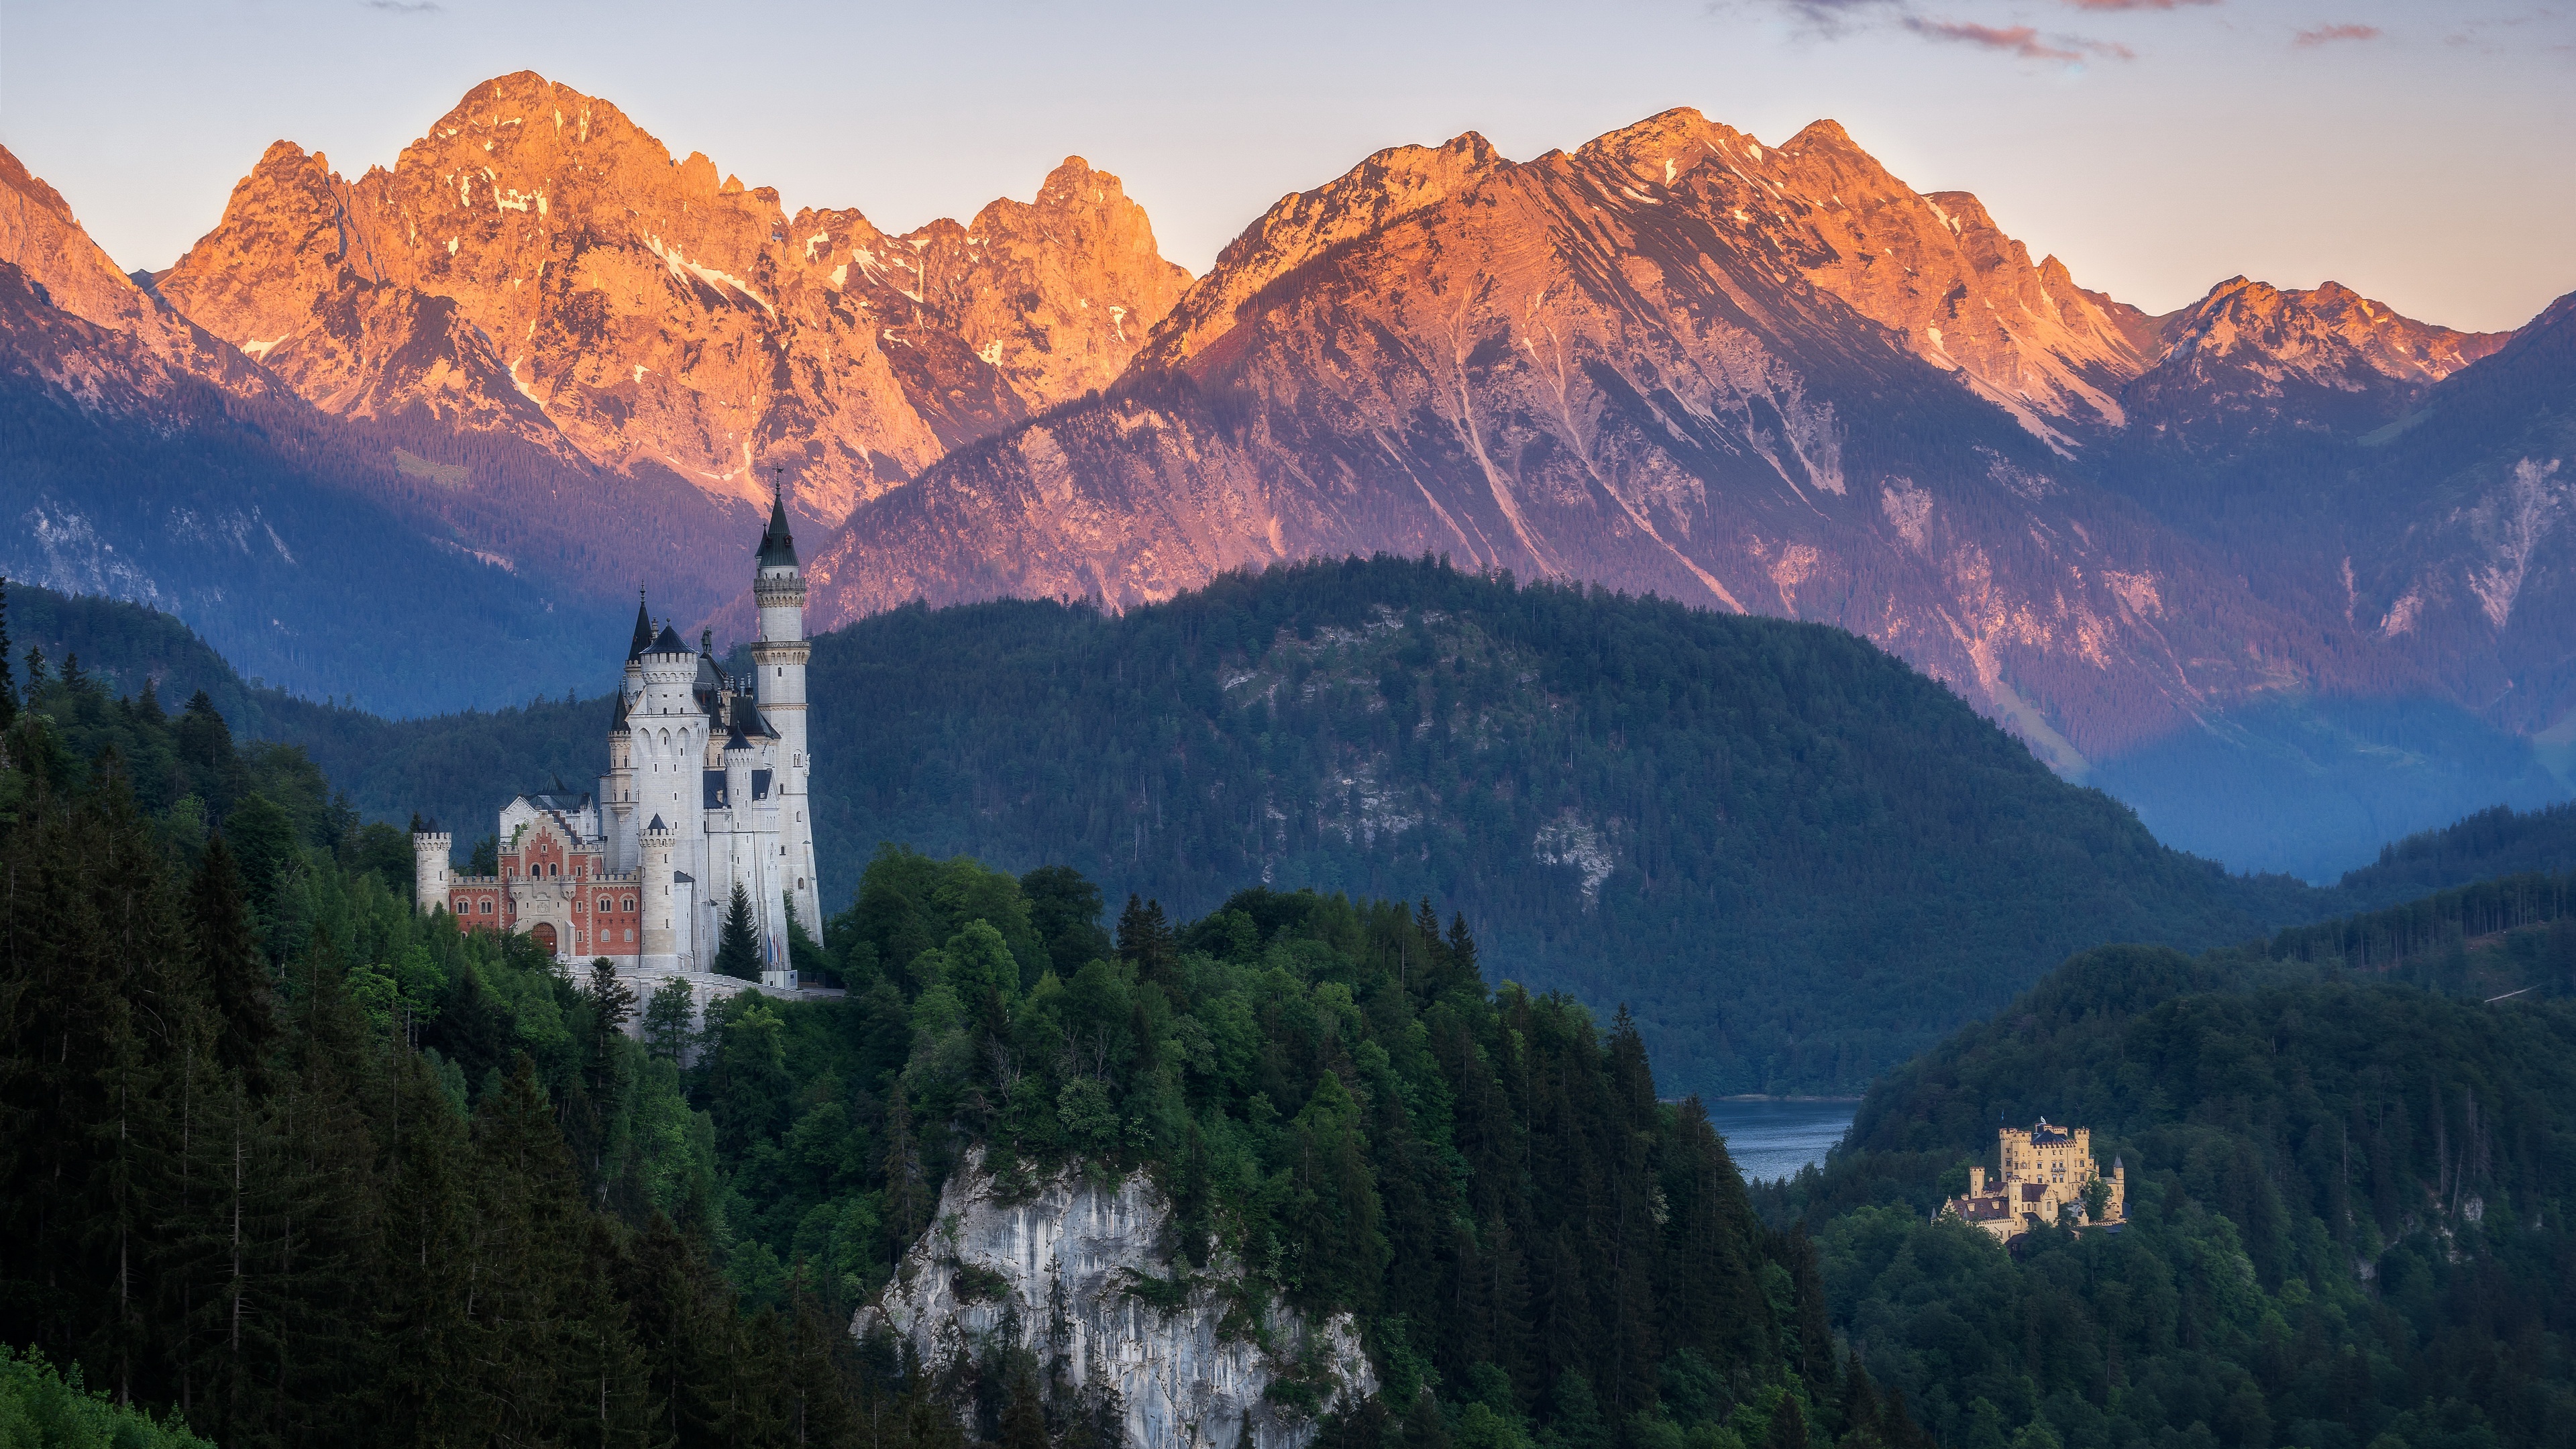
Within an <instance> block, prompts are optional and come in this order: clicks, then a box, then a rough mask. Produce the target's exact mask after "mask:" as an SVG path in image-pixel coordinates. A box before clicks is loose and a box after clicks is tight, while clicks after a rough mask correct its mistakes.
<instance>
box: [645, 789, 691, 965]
mask: <svg viewBox="0 0 2576 1449" xmlns="http://www.w3.org/2000/svg"><path fill="white" fill-rule="evenodd" d="M636 844H637V847H638V850H639V852H640V854H641V855H642V857H643V859H642V863H641V864H640V865H639V866H638V868H637V869H638V874H639V875H640V877H641V878H640V879H639V880H638V881H637V884H638V885H639V886H640V887H642V891H643V896H644V898H643V900H642V901H640V902H638V904H639V905H640V906H641V907H642V908H643V919H644V931H643V936H644V940H643V943H642V944H643V947H644V950H643V954H642V956H641V957H640V959H639V960H638V961H637V962H636V965H637V967H638V968H639V969H641V970H643V971H646V972H665V971H672V970H677V969H679V967H680V965H681V962H680V959H679V942H680V939H681V935H680V932H681V928H684V927H686V926H687V925H688V909H689V901H688V898H687V897H685V896H683V895H681V894H679V893H678V892H677V890H676V889H675V888H674V881H675V878H676V876H677V874H678V872H677V870H676V869H675V867H674V866H673V865H672V861H671V857H672V854H673V851H674V849H675V847H677V845H678V844H679V832H677V831H675V830H673V829H672V828H671V827H670V826H668V825H665V824H663V823H662V817H661V816H659V815H656V816H654V817H653V819H652V821H651V822H650V823H649V824H647V825H646V826H645V827H644V829H643V832H642V834H641V836H640V837H639V838H638V840H637V842H636Z"/></svg>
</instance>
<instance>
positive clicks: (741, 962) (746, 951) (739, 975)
mask: <svg viewBox="0 0 2576 1449" xmlns="http://www.w3.org/2000/svg"><path fill="white" fill-rule="evenodd" d="M714 971H715V974H717V975H718V976H731V977H734V978H736V979H737V980H742V981H758V980H759V979H760V933H759V927H758V926H757V925H755V924H754V923H753V921H752V918H751V892H749V891H747V890H745V889H744V888H743V885H742V882H740V881H735V882H734V885H733V898H732V899H731V900H729V901H727V902H726V903H725V916H724V926H723V928H722V930H721V931H720V932H719V933H718V935H717V939H716V959H715V963H714Z"/></svg>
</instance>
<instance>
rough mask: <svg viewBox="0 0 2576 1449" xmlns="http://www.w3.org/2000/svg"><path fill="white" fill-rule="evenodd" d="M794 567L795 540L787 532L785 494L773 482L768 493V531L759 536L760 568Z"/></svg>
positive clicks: (783, 488)
mask: <svg viewBox="0 0 2576 1449" xmlns="http://www.w3.org/2000/svg"><path fill="white" fill-rule="evenodd" d="M781 566H784V567H787V568H791V569H792V568H794V567H796V538H795V535H793V534H791V533H789V532H788V531H787V492H786V484H785V483H784V482H783V481H776V480H773V481H772V483H771V486H770V493H769V529H768V531H767V532H765V533H763V534H761V536H760V567H762V568H765V569H766V568H778V567H781Z"/></svg>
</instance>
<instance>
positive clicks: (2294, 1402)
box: [1757, 878, 2576, 1449]
mask: <svg viewBox="0 0 2576 1449" xmlns="http://www.w3.org/2000/svg"><path fill="white" fill-rule="evenodd" d="M2571 885H2576V878H2561V880H2560V882H2559V887H2560V890H2561V891H2562V892H2564V891H2565V890H2566V888H2567V887H2569V886H2571ZM2321 929H2322V928H2321ZM2325 933H2326V934H2330V935H2333V936H2337V937H2346V936H2352V935H2358V934H2360V932H2359V931H2358V930H2355V931H2330V932H2325ZM2287 934H2288V935H2289V936H2297V935H2299V934H2300V933H2287ZM2542 940H2543V942H2544V943H2545V946H2546V953H2547V955H2546V959H2543V960H2542V961H2540V962H2538V963H2536V966H2535V969H2534V971H2533V973H2532V974H2533V975H2534V976H2535V977H2536V980H2535V981H2534V983H2533V984H2534V985H2535V987H2536V988H2537V989H2536V990H2534V991H2532V992H2531V993H2530V994H2529V995H2527V996H2521V997H2516V998H2513V999H2511V1000H2507V1001H2500V1002H2495V1003H2485V1002H2481V1001H2479V1000H2475V999H2462V998H2459V997H2455V996H2449V995H2444V994H2440V993H2439V992H2438V991H2437V990H2428V989H2426V985H2418V984H2410V983H2409V982H2408V980H2407V979H2406V978H2407V976H2408V975H2409V973H2408V971H2406V970H2405V969H2403V968H2399V969H2395V970H2382V971H2353V970H2348V969H2345V968H2344V967H2343V966H2342V965H2341V964H2340V960H2341V958H2326V959H2324V960H2322V961H2317V960H2309V959H2302V957H2301V955H2300V953H2299V951H2298V950H2297V944H2298V943H2297V942H2295V941H2283V942H2272V943H2264V944H2262V945H2258V946H2253V947H2248V948H2244V949H2238V950H2227V951H2217V952H2211V953H2209V954H2207V955H2204V956H2201V957H2198V958H2192V957H2186V956H2184V955H2182V954H2181V953H2179V952H2176V951H2172V950H2168V949H2162V948H2152V947H2136V946H2120V947H2107V948H2102V949H2098V950H2095V951H2091V952H2087V953H2084V954H2082V955H2079V956H2077V957H2076V958H2074V959H2073V960H2071V961H2069V962H2068V963H2067V964H2066V965H2064V966H2063V967H2061V968H2059V969H2058V970H2057V971H2055V972H2053V973H2051V974H2050V975H2049V976H2048V977H2047V978H2046V979H2045V980H2043V981H2042V982H2041V983H2040V984H2039V985H2038V986H2037V987H2035V988H2033V989H2032V990H2031V991H2030V992H2029V993H2027V994H2026V995H2024V996H2023V997H2021V998H2020V999H2019V1000H2017V1001H2015V1002H2014V1003H2013V1004H2012V1005H2011V1006H2009V1007H2007V1008H2006V1009H2005V1010H2004V1011H2002V1012H2001V1013H1999V1014H1997V1015H1996V1016H1995V1017H1994V1018H1993V1019H1992V1020H1990V1021H1988V1022H1985V1023H1982V1024H1980V1025H1977V1026H1974V1027H1970V1028H1968V1029H1967V1030H1965V1031H1962V1032H1960V1033H1958V1034H1957V1035H1955V1036H1953V1037H1952V1038H1951V1039H1949V1040H1948V1041H1946V1042H1944V1043H1943V1044H1942V1045H1941V1046H1940V1047H1939V1048H1937V1049H1936V1050H1934V1051H1932V1052H1930V1053H1927V1054H1926V1055H1924V1056H1923V1057H1921V1058H1919V1059H1917V1060H1916V1061H1914V1062H1912V1063H1909V1064H1907V1065H1906V1066H1904V1067H1902V1068H1899V1069H1898V1070H1897V1071H1895V1072H1893V1073H1891V1074H1889V1076H1888V1077H1887V1078H1886V1079H1885V1080H1884V1081H1882V1082H1881V1083H1880V1084H1879V1085H1877V1086H1875V1087H1873V1088H1872V1089H1871V1091H1870V1094H1869V1096H1868V1098H1867V1100H1866V1101H1865V1102H1864V1103H1863V1104H1862V1106H1861V1109H1860V1113H1859V1116H1858V1118H1857V1119H1856V1120H1855V1121H1854V1123H1853V1126H1852V1132H1851V1135H1850V1137H1849V1139H1847V1141H1846V1143H1845V1144H1844V1145H1843V1146H1842V1147H1841V1148H1840V1149H1838V1150H1837V1151H1836V1152H1835V1153H1834V1154H1833V1155H1832V1157H1831V1158H1830V1159H1829V1160H1828V1163H1827V1165H1826V1166H1825V1167H1824V1168H1823V1169H1822V1170H1821V1171H1818V1170H1816V1169H1809V1170H1808V1171H1807V1172H1806V1173H1804V1174H1802V1175H1801V1176H1800V1177H1798V1178H1797V1179H1794V1180H1792V1181H1790V1182H1788V1183H1785V1184H1779V1185H1774V1186H1770V1187H1765V1188H1762V1189H1760V1190H1759V1192H1758V1193H1757V1196H1758V1197H1759V1198H1760V1199H1761V1202H1762V1207H1763V1210H1764V1211H1765V1212H1766V1213H1767V1214H1768V1215H1770V1216H1772V1217H1775V1218H1778V1219H1782V1220H1786V1219H1789V1218H1793V1217H1794V1218H1800V1219H1803V1220H1804V1221H1806V1222H1808V1223H1810V1224H1814V1225H1816V1226H1815V1227H1814V1229H1813V1231H1814V1232H1815V1234H1816V1240H1817V1244H1818V1247H1819V1250H1820V1252H1821V1253H1822V1255H1823V1259H1824V1269H1823V1271H1824V1276H1825V1284H1826V1293H1827V1297H1828V1299H1829V1300H1830V1302H1831V1304H1832V1317H1833V1328H1834V1332H1835V1333H1836V1334H1837V1335H1838V1336H1839V1338H1840V1339H1841V1340H1842V1341H1844V1342H1846V1343H1848V1344H1849V1345H1851V1346H1852V1348H1853V1349H1854V1351H1856V1352H1857V1353H1858V1354H1859V1356H1860V1359H1861V1361H1862V1362H1863V1363H1865V1364H1866V1365H1867V1367H1868V1369H1869V1371H1870V1373H1872V1374H1873V1375H1874V1376H1876V1377H1877V1379H1878V1380H1879V1381H1880V1382H1881V1383H1884V1384H1889V1385H1893V1386H1898V1387H1901V1388H1902V1389H1904V1390H1905V1391H1907V1392H1908V1393H1909V1394H1911V1395H1913V1396H1915V1402H1916V1404H1917V1406H1918V1408H1919V1410H1920V1412H1921V1413H1922V1416H1923V1418H1924V1420H1925V1422H1926V1423H1927V1424H1928V1425H1930V1426H1931V1427H1933V1428H1934V1430H1935V1432H1936V1433H1938V1435H1939V1436H1940V1438H1941V1440H1942V1442H1943V1443H1945V1444H1948V1445H1954V1446H1959V1449H1969V1446H1983V1449H1994V1446H1997V1445H2011V1446H2018V1449H2033V1446H2044V1445H2049V1444H2060V1445H2064V1446H2069V1449H2073V1446H2092V1445H2105V1446H2112V1445H2130V1444H2156V1445H2164V1444H2173V1445H2208V1444H2215V1445H2221V1446H2230V1449H2234V1446H2247V1449H2262V1446H2272V1445H2279V1446H2291V1445H2296V1446H2302V1449H2398V1446H2400V1445H2404V1446H2407V1449H2451V1446H2459V1449H2483V1446H2492V1445H2564V1444H2569V1443H2576V1232H2571V1225H2570V1220H2569V1210H2570V1208H2571V1207H2576V998H2571V995H2570V990H2569V988H2570V985H2571V977H2576V934H2571V933H2570V932H2569V931H2568V930H2566V929H2565V923H2564V922H2563V921H2561V922H2560V923H2559V926H2558V928H2557V929H2556V930H2555V932H2554V933H2552V934H2545V935H2544V936H2543V937H2542ZM2427 984H2429V985H2431V986H2435V987H2438V986H2439V985H2440V982H2439V981H2438V980H2434V981H2431V982H2428V983H2427ZM2042 1116H2045V1117H2046V1118H2048V1119H2049V1120H2050V1121H2053V1122H2060V1123H2067V1124H2079V1125H2083V1126H2087V1127H2089V1128H2091V1130H2092V1134H2093V1150H2094V1153H2095V1155H2096V1156H2097V1157H2098V1158H2100V1159H2101V1160H2102V1162H2103V1164H2104V1165H2105V1166H2107V1165H2108V1164H2109V1163H2110V1162H2111V1161H2112V1160H2113V1159H2114V1158H2117V1159H2118V1160H2119V1161H2120V1162H2121V1163H2122V1165H2123V1166H2125V1168H2126V1169H2127V1173H2128V1183H2129V1219H2128V1223H2127V1226H2126V1227H2125V1228H2123V1229H2121V1230H2120V1231H2118V1232H2116V1233H2102V1232H2091V1233H2085V1234H2082V1235H2080V1236H2079V1235H2077V1234H2073V1233H2069V1232H2065V1231H2061V1230H2057V1229H2044V1230H2041V1231H2039V1232H2036V1233H2034V1234H2033V1235H2031V1236H2030V1237H2029V1238H2026V1239H2024V1240H2023V1241H2022V1242H2021V1243H2020V1244H2017V1245H2016V1251H2014V1252H2012V1253H2009V1254H2007V1253H2005V1252H2003V1251H2001V1250H1999V1249H1997V1248H1995V1247H1994V1245H1993V1243H1992V1241H1991V1240H1990V1239H1988V1238H1987V1237H1986V1236H1985V1234H1984V1233H1983V1232H1982V1231H1980V1230H1978V1229H1975V1228H1971V1227H1968V1226H1966V1225H1963V1224H1960V1223H1956V1222H1933V1221H1930V1215H1931V1213H1932V1212H1933V1211H1934V1209H1936V1208H1937V1207H1938V1206H1939V1204H1940V1203H1941V1201H1942V1200H1943V1199H1944V1198H1945V1197H1946V1196H1949V1195H1951V1194H1955V1193H1959V1192H1962V1191H1964V1190H1965V1188H1966V1185H1967V1169H1968V1167H1969V1166H1970V1164H1971V1163H1972V1162H1982V1163H1984V1164H1986V1165H1987V1166H1988V1167H1989V1168H1990V1169H1991V1168H1992V1167H1993V1165H1994V1163H1995V1151H1996V1143H1995V1131H1996V1128H1997V1127H1998V1126H1999V1125H2022V1126H2027V1125H2028V1124H2029V1123H2030V1122H2032V1121H2033V1120H2035V1119H2037V1118H2039V1117H2042Z"/></svg>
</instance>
